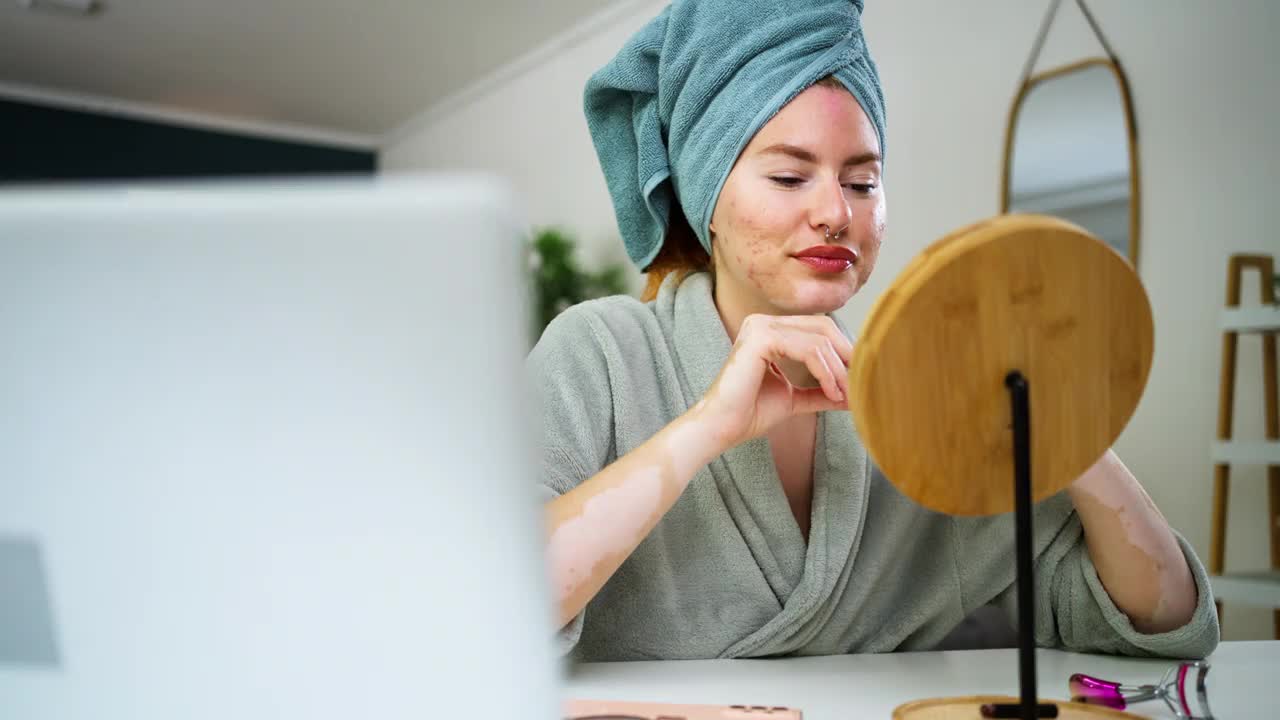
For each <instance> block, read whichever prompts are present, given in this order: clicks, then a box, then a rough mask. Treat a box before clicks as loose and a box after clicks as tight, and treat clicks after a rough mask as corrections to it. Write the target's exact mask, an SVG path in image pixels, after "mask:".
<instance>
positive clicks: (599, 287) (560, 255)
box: [529, 228, 627, 342]
mask: <svg viewBox="0 0 1280 720" xmlns="http://www.w3.org/2000/svg"><path fill="white" fill-rule="evenodd" d="M576 249H577V242H576V241H575V240H574V239H573V237H572V236H571V235H570V234H569V233H568V232H567V231H565V230H562V229H559V228H542V229H540V230H537V231H535V232H534V235H533V240H532V242H531V244H530V257H529V267H530V271H531V273H532V276H533V282H532V285H533V288H532V289H533V294H534V324H535V327H534V329H533V338H534V341H535V342H536V341H537V339H538V338H539V337H541V336H542V331H543V330H545V329H546V327H547V325H548V324H550V322H551V320H552V319H554V318H555V316H556V315H559V314H560V313H562V312H564V311H565V310H566V309H568V308H569V307H570V306H573V305H576V304H578V303H580V302H582V301H584V300H591V299H594V298H600V297H606V296H609V295H620V294H623V293H625V292H626V291H627V284H626V274H625V270H624V269H623V267H622V265H619V264H612V265H609V266H607V267H605V268H603V269H601V270H600V271H599V272H589V271H587V270H584V269H582V267H581V266H580V265H579V264H578V261H577V258H576V257H575V250H576Z"/></svg>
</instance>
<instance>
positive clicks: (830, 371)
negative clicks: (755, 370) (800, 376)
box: [769, 328, 845, 402]
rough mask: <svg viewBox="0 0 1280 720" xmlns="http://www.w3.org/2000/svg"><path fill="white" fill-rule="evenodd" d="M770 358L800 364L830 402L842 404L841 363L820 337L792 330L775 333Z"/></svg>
mask: <svg viewBox="0 0 1280 720" xmlns="http://www.w3.org/2000/svg"><path fill="white" fill-rule="evenodd" d="M769 351H770V354H771V355H773V356H774V357H777V358H784V357H785V358H787V359H789V360H793V361H795V362H800V363H803V364H804V366H805V368H807V369H808V370H809V374H810V375H812V376H813V378H814V379H815V380H817V381H818V384H819V385H820V386H821V387H822V390H823V392H824V393H826V395H827V397H828V398H830V399H831V401H832V402H844V399H845V389H844V386H845V380H844V379H843V375H844V372H843V369H844V363H843V362H842V361H841V359H840V357H839V355H838V354H837V353H836V350H835V348H834V347H833V346H832V344H831V341H830V340H828V339H827V338H826V336H824V335H819V334H816V333H813V332H809V331H806V330H798V329H794V328H788V329H777V330H776V331H775V334H774V336H773V343H772V344H771V346H770V348H769Z"/></svg>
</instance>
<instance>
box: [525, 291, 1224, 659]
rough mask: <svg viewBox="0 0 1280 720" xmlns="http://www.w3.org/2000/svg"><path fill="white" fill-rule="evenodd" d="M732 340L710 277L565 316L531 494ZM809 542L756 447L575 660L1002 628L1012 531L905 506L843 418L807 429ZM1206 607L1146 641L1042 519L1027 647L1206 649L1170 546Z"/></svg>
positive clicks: (539, 367)
mask: <svg viewBox="0 0 1280 720" xmlns="http://www.w3.org/2000/svg"><path fill="white" fill-rule="evenodd" d="M729 350H730V343H729V338H728V335H727V333H726V332H725V329H724V325H723V324H722V322H721V320H720V317H719V314H718V313H717V311H716V308H715V304H714V302H713V301H712V297H711V282H710V278H709V276H708V275H706V274H694V275H691V276H689V277H687V278H686V279H684V280H683V282H681V283H676V282H674V281H673V276H669V277H668V281H667V282H666V283H664V284H663V286H662V289H661V291H660V293H659V295H658V298H657V300H656V301H654V302H650V303H640V302H638V301H636V300H634V299H632V298H627V297H612V298H606V299H603V300H596V301H593V302H588V303H584V304H581V305H578V306H575V307H573V308H571V309H569V310H568V311H566V312H565V313H562V314H561V315H560V316H559V317H558V318H556V320H555V321H554V322H552V323H551V325H550V326H549V327H548V328H547V330H546V332H545V333H544V335H543V337H542V339H541V340H540V341H539V343H538V345H537V347H536V348H535V349H534V351H533V352H532V354H531V355H530V357H529V369H530V370H531V372H532V374H533V382H534V383H535V386H536V388H537V389H538V391H539V393H540V395H541V402H542V407H541V413H542V428H541V429H542V431H543V433H544V438H543V443H544V444H543V462H542V467H541V477H540V482H541V489H542V490H543V491H544V497H545V498H546V499H548V500H550V499H552V498H554V497H556V496H558V495H559V494H562V493H564V492H567V491H568V490H570V489H571V488H573V487H575V486H576V485H578V484H579V483H581V482H582V481H584V480H586V479H587V478H589V477H591V476H592V475H594V474H596V473H597V472H599V471H600V470H601V469H602V468H604V467H606V466H607V465H609V464H610V463H612V462H613V461H614V460H616V459H617V458H618V457H620V456H622V455H625V454H626V453H628V452H630V451H631V450H632V449H634V448H635V447H637V446H638V445H640V444H641V443H643V442H644V441H645V440H647V439H648V438H650V437H651V436H653V435H654V434H655V433H656V432H658V431H659V430H660V429H662V428H663V427H664V426H666V425H667V424H668V423H670V422H671V421H672V420H673V419H675V418H676V417H677V416H679V415H681V414H682V413H684V412H685V411H686V410H687V409H688V408H689V407H690V405H692V404H693V403H694V402H697V400H698V399H699V398H701V397H702V396H703V394H705V393H706V391H707V389H708V388H710V386H711V384H712V381H713V380H714V379H715V377H716V376H717V374H718V373H719V371H720V368H721V367H722V366H723V364H724V362H725V359H726V358H727V357H728V354H729ZM813 482H814V488H813V509H812V517H811V520H810V535H809V541H808V543H807V544H806V542H805V539H804V537H803V535H801V532H800V529H799V527H798V525H797V524H796V522H795V518H794V516H793V515H792V513H791V509H790V506H789V505H788V504H787V500H786V497H785V495H784V494H783V490H782V486H781V484H780V483H779V481H778V476H777V471H776V469H775V466H774V463H773V457H772V454H771V453H770V449H769V444H768V441H767V440H766V439H763V438H762V439H757V440H752V441H750V442H747V443H745V444H743V445H740V446H738V447H736V448H734V449H732V450H730V451H728V452H726V453H725V454H724V455H722V456H721V457H719V458H717V459H716V460H714V461H712V462H711V464H710V465H708V466H706V467H704V468H703V469H702V470H700V471H698V473H697V474H696V475H695V476H694V477H693V480H692V481H691V482H690V483H689V486H688V487H687V488H686V489H685V491H684V493H683V494H682V495H681V496H680V498H679V500H678V501H677V502H676V504H675V505H674V506H673V507H672V508H671V510H670V511H669V512H668V513H667V514H666V515H665V516H664V517H663V519H662V520H661V521H660V522H659V524H658V525H657V527H656V528H654V530H653V532H652V533H650V535H649V536H648V537H647V538H646V539H645V540H644V541H643V542H642V543H641V544H640V546H639V547H638V548H637V549H636V551H635V552H634V553H633V554H632V555H631V556H630V557H629V558H628V559H627V560H626V561H625V562H624V563H623V564H622V566H621V567H620V568H619V569H618V571H617V573H616V574H615V575H614V576H613V577H612V578H611V579H610V580H609V582H608V583H607V584H606V585H605V587H604V588H603V590H601V592H600V593H599V594H598V595H597V596H596V597H595V598H594V599H593V600H592V601H591V602H590V603H589V604H588V605H587V608H586V610H585V611H584V612H583V613H582V614H581V615H579V616H578V617H577V618H575V619H574V620H573V622H571V623H570V624H569V625H568V626H567V627H566V628H565V629H563V630H562V631H561V632H560V638H561V641H562V643H563V647H564V649H565V652H571V653H572V656H573V657H574V658H575V659H577V660H580V661H607V660H652V659H688V658H737V657H764V656H776V655H787V654H798V655H817V654H834V653H851V652H889V651H894V650H924V649H931V648H934V647H935V646H937V645H938V643H939V642H940V641H942V640H943V639H944V638H945V637H947V636H948V634H949V633H950V632H951V631H952V630H953V629H954V628H956V627H957V626H958V625H959V624H960V623H961V622H962V620H964V619H965V618H966V617H967V616H968V615H969V614H970V613H972V612H973V611H975V610H977V609H979V608H982V607H984V606H987V605H997V606H1000V607H1002V608H1004V609H1005V611H1006V612H1007V613H1009V615H1010V617H1011V618H1012V616H1013V612H1014V559H1013V521H1012V516H1011V515H1002V516H997V517H992V518H952V517H949V516H946V515H941V514H938V513H934V512H931V511H929V510H926V509H924V508H923V507H921V506H919V505H917V504H915V503H914V502H912V501H911V500H909V499H907V498H906V497H905V496H903V495H901V494H899V493H898V491H897V490H896V489H895V488H894V487H893V485H891V484H890V483H889V481H888V480H887V479H886V478H885V477H884V476H883V474H881V473H880V471H879V470H878V469H877V468H876V466H875V465H874V464H873V463H872V462H871V459H870V458H869V457H868V455H867V452H866V450H865V449H864V448H863V446H862V443H861V442H860V441H859V440H858V437H857V434H856V432H855V431H854V427H853V421H852V418H851V417H850V415H849V413H847V412H827V413H822V414H821V415H820V416H819V421H818V438H817V447H816V451H815V455H814V465H813ZM1178 541H1179V543H1181V545H1182V549H1183V552H1184V554H1185V555H1186V557H1187V561H1188V563H1189V564H1190V566H1191V569H1192V573H1193V575H1194V576H1195V582H1196V585H1197V588H1198V590H1199V594H1200V599H1199V603H1198V605H1197V607H1196V611H1195V615H1194V617H1193V618H1192V619H1191V621H1190V622H1189V623H1187V624H1186V625H1185V626H1183V627H1181V628H1178V629H1176V630H1173V631H1171V632H1167V633H1162V634H1158V635H1144V634H1142V633H1140V632H1138V631H1137V630H1135V629H1134V628H1133V626H1132V625H1131V624H1130V622H1129V619H1128V618H1127V617H1126V616H1125V615H1124V614H1123V613H1122V612H1121V611H1120V610H1118V609H1117V608H1116V606H1115V605H1114V604H1113V603H1112V601H1111V599H1110V597H1109V596H1108V595H1107V593H1106V590H1105V589H1103V587H1102V584H1101V582H1100V581H1099V579H1098V575H1097V573H1096V571H1095V570H1094V566H1093V563H1092V562H1091V561H1090V559H1089V554H1088V552H1087V550H1086V548H1085V543H1084V536H1083V533H1082V530H1081V525H1080V521H1079V519H1078V518H1077V516H1076V514H1075V512H1074V509H1073V508H1072V505H1071V502H1070V500H1069V499H1068V498H1067V496H1066V495H1065V494H1061V495H1058V496H1055V497H1052V498H1050V499H1048V500H1046V501H1044V502H1042V503H1039V504H1038V505H1037V506H1036V508H1035V538H1034V548H1035V558H1036V559H1035V575H1036V578H1035V593H1036V598H1035V602H1036V622H1035V626H1036V627H1035V635H1036V641H1037V643H1038V644H1039V645H1040V646H1043V647H1061V648H1066V649H1070V650H1081V651H1098V652H1104V653H1121V654H1129V655H1159V656H1169V657H1203V656H1205V655H1207V654H1208V653H1209V652H1210V651H1212V650H1213V648H1214V647H1215V645H1216V644H1217V642H1218V636H1219V634H1218V622H1217V615H1216V613H1215V611H1214V607H1213V600H1212V596H1211V591H1210V589H1209V583H1208V577H1207V575H1206V574H1205V571H1204V568H1203V566H1202V565H1201V564H1200V562H1199V560H1197V559H1196V557H1195V555H1194V553H1193V552H1192V550H1191V547H1190V546H1189V545H1188V544H1187V543H1186V541H1185V540H1183V539H1182V538H1181V537H1179V538H1178Z"/></svg>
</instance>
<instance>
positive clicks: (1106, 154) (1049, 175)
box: [1000, 58, 1140, 268]
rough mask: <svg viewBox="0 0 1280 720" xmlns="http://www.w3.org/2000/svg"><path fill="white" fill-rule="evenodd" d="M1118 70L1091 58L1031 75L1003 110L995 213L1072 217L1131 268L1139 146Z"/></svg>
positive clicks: (1135, 236) (1135, 254)
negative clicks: (1006, 122) (1006, 119)
mask: <svg viewBox="0 0 1280 720" xmlns="http://www.w3.org/2000/svg"><path fill="white" fill-rule="evenodd" d="M1135 128H1136V126H1135V123H1134V116H1133V106H1132V103H1131V101H1130V98H1129V87H1128V83H1127V82H1126V80H1125V76H1124V72H1123V70H1122V69H1121V68H1120V66H1119V65H1118V64H1116V63H1115V62H1114V61H1112V60H1109V59H1105V58H1091V59H1088V60H1082V61H1080V62H1077V63H1072V64H1071V65H1067V66H1064V67H1060V68H1055V69H1053V70H1048V71H1045V72H1042V73H1039V74H1037V75H1033V76H1030V77H1029V78H1028V79H1027V80H1026V81H1025V82H1024V83H1023V84H1022V87H1021V88H1020V89H1019V91H1018V94H1017V97H1016V98H1015V99H1014V102H1013V107H1012V109H1011V110H1010V112H1009V127H1008V129H1007V131H1006V134H1005V157H1004V176H1003V182H1002V188H1001V204H1000V209H1001V212H1005V213H1009V212H1034V213H1042V214H1045V215H1053V216H1056V217H1060V218H1063V219H1065V220H1068V221H1070V222H1073V223H1075V224H1077V225H1079V226H1081V227H1083V228H1085V229H1086V230H1088V231H1089V232H1091V233H1092V234H1094V235H1096V236H1097V237H1099V238H1100V239H1102V240H1103V241H1104V242H1106V243H1107V244H1109V245H1110V246H1112V247H1113V248H1115V249H1116V251H1117V252H1119V253H1120V254H1121V255H1123V256H1124V257H1126V258H1128V260H1129V262H1130V263H1131V264H1132V265H1133V266H1134V267H1135V268H1136V267H1137V266H1138V248H1139V197H1140V194H1139V192H1138V189H1139V185H1138V144H1137V133H1136V129H1135Z"/></svg>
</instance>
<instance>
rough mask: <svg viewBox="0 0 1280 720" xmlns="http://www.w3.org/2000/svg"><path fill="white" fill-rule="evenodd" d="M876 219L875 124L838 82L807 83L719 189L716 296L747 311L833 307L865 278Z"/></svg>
mask: <svg viewBox="0 0 1280 720" xmlns="http://www.w3.org/2000/svg"><path fill="white" fill-rule="evenodd" d="M884 225H885V204H884V189H883V187H881V183H880V143H879V141H878V140H877V137H876V131H875V126H873V125H872V124H871V121H870V120H869V119H868V118H867V115H866V113H865V112H863V110H862V106H860V105H859V104H858V102H857V101H856V100H854V98H853V95H851V94H850V93H849V92H848V91H847V90H845V89H844V88H832V87H826V86H823V85H815V86H813V87H810V88H808V89H807V90H805V91H804V92H802V93H801V94H800V95H798V96H797V97H796V98H795V99H794V100H792V101H791V102H790V103H788V104H787V105H786V106H785V107H784V108H782V110H780V111H779V112H778V114H777V115H775V116H774V117H773V119H772V120H770V121H769V122H768V124H766V125H765V126H764V127H763V128H761V130H760V132H758V133H756V136H755V137H754V138H752V140H751V142H750V144H748V145H747V148H746V149H745V150H744V151H743V152H742V155H741V156H740V157H739V158H738V161H737V163H736V164H735V165H734V167H733V170H732V171H731V172H730V173H729V177H728V179H727V180H726V181H725V185H724V188H723V189H722V190H721V192H720V197H719V199H718V200H717V202H716V207H715V210H714V212H713V213H712V217H711V226H710V230H711V233H712V250H713V257H714V259H715V270H716V288H717V291H716V292H717V297H718V299H720V298H721V297H724V298H732V301H733V302H734V303H735V304H737V305H738V306H740V307H744V308H746V309H747V310H748V311H749V312H766V313H770V314H778V315H782V314H806V315H812V314H818V313H827V312H831V311H833V310H836V309H837V308H839V307H841V306H843V305H844V304H845V303H846V302H848V301H849V298H851V297H853V294H854V293H855V292H857V291H858V288H860V287H862V285H863V284H864V283H866V281H867V278H868V277H870V275H871V270H872V268H874V267H875V264H876V257H877V256H878V254H879V251H880V242H881V240H882V238H883V237H884ZM837 232H839V235H838V236H837V234H836V233H837ZM828 233H829V234H830V236H831V237H830V238H828V237H827V234H828ZM722 293H723V294H724V295H723V296H722Z"/></svg>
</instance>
